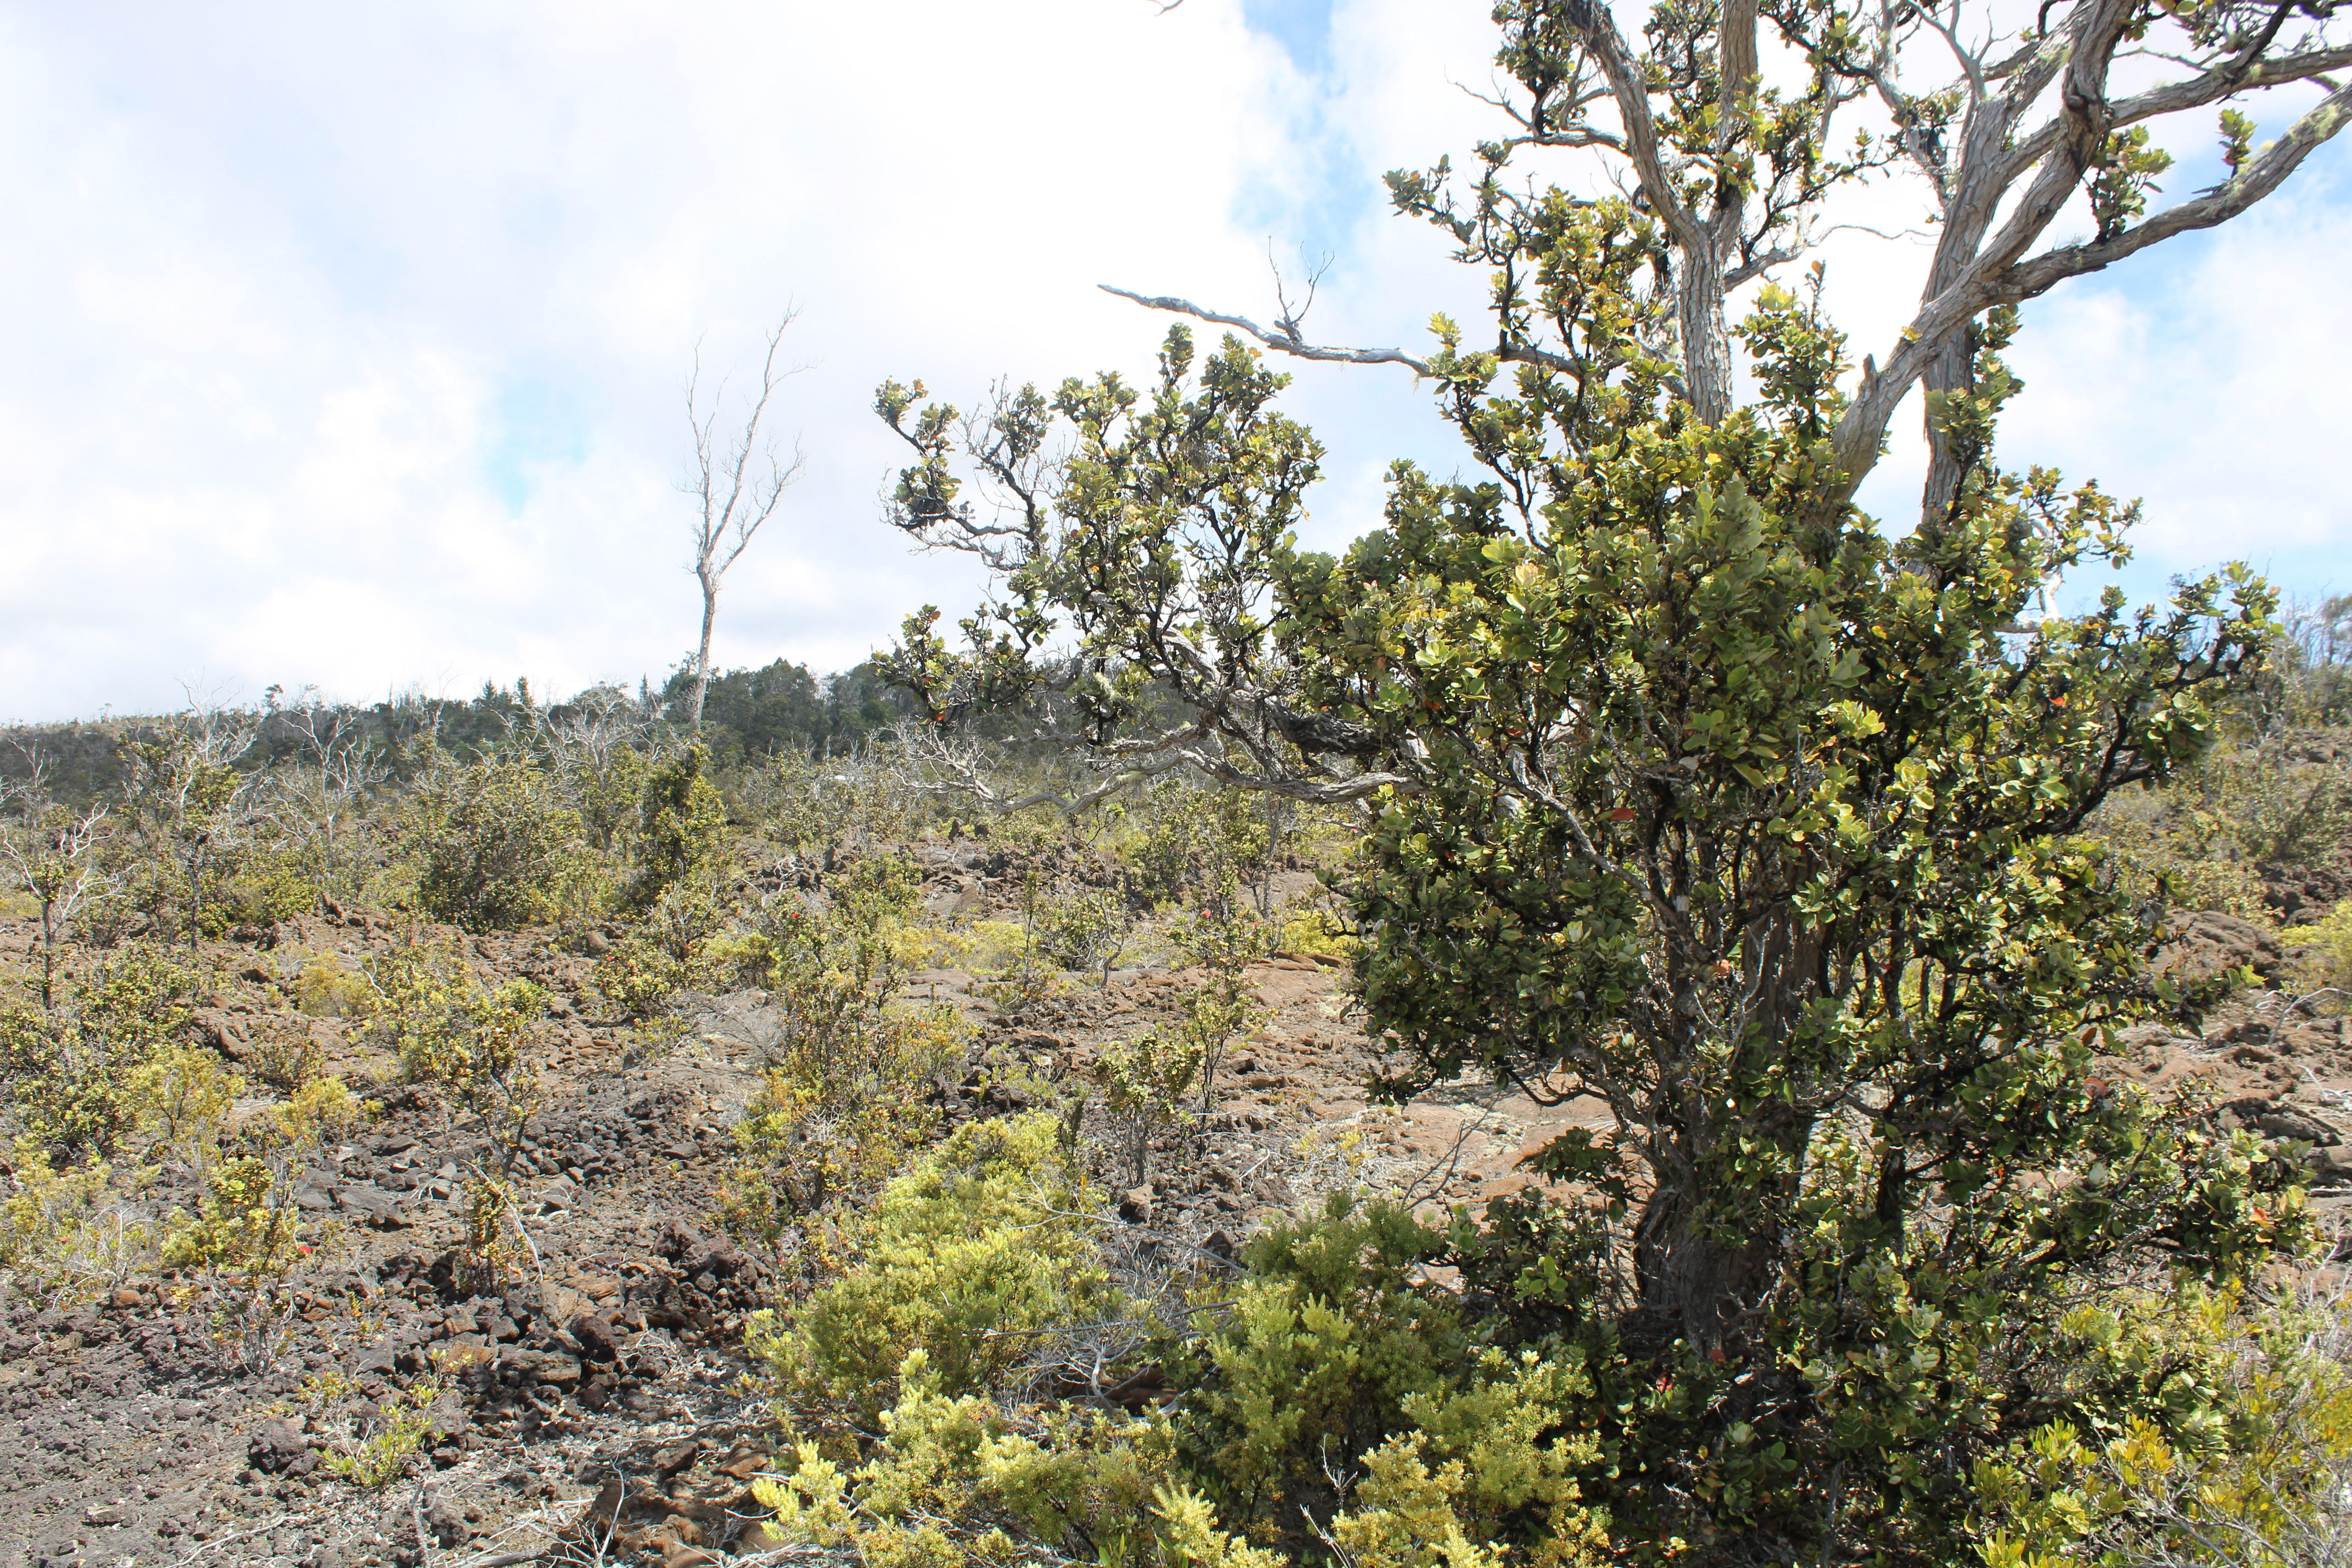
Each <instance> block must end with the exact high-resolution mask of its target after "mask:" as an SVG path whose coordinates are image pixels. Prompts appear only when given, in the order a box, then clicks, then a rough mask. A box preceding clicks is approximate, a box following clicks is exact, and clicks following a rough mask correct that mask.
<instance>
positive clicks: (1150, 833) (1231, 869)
mask: <svg viewBox="0 0 2352 1568" xmlns="http://www.w3.org/2000/svg"><path fill="white" fill-rule="evenodd" d="M1267 810H1268V806H1267V804H1266V803H1265V802H1263V801H1259V800H1254V799H1252V798H1251V797H1250V796H1249V795H1246V794H1244V792H1243V791H1240V790H1236V789H1223V788H1215V787H1211V786H1207V785H1202V784H1192V783H1189V782H1181V781H1180V782H1174V783H1169V784H1161V785H1160V786H1159V787H1158V788H1156V789H1153V790H1151V791H1150V792H1149V793H1148V794H1146V795H1142V796H1141V797H1140V798H1139V799H1138V800H1137V801H1135V802H1134V803H1133V804H1132V805H1129V806H1128V807H1127V810H1126V831H1125V832H1124V833H1122V834H1121V835H1120V845H1119V847H1120V850H1121V858H1123V859H1125V861H1126V862H1127V864H1128V866H1129V869H1130V872H1131V874H1132V875H1133V877H1134V879H1135V882H1134V885H1135V891H1136V894H1137V896H1138V897H1139V898H1141V899H1142V900H1145V901H1146V902H1147V903H1155V904H1156V903H1168V902H1174V901H1180V900H1182V899H1183V898H1184V897H1185V895H1186V894H1188V893H1190V892H1192V890H1193V889H1196V888H1199V887H1200V886H1202V882H1203V880H1204V879H1209V878H1211V877H1213V876H1214V875H1215V874H1216V873H1218V872H1219V871H1221V870H1222V871H1223V872H1226V873H1228V874H1238V873H1240V872H1242V871H1245V870H1250V869H1260V870H1262V869H1263V868H1264V867H1265V863H1266V860H1267V858H1268V855H1269V852H1270V850H1271V848H1272V846H1273V843H1274V838H1275V832H1274V827H1273V826H1272V825H1271V824H1270V821H1269V818H1268V816H1267V815H1266V813H1267Z"/></svg>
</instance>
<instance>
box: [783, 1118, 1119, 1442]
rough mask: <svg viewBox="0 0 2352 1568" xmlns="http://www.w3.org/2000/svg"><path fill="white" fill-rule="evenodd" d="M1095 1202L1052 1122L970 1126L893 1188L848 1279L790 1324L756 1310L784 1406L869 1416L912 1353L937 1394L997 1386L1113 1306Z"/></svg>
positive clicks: (890, 1392)
mask: <svg viewBox="0 0 2352 1568" xmlns="http://www.w3.org/2000/svg"><path fill="white" fill-rule="evenodd" d="M1087 1205H1088V1199H1087V1186H1086V1180H1085V1177H1084V1174H1083V1173H1081V1172H1080V1171H1078V1170H1077V1169H1076V1167H1075V1166H1074V1165H1073V1164H1072V1163H1071V1161H1070V1159H1069V1156H1068V1153H1067V1152H1066V1150H1065V1149H1064V1148H1063V1145H1062V1140H1061V1126H1060V1123H1059V1122H1058V1121H1055V1119H1054V1118H1052V1117H1050V1116H1042V1115H1033V1116H1028V1117H1024V1118H1022V1119H1020V1120H1018V1121H976V1122H971V1123H970V1124H968V1125H966V1126H964V1127H962V1128H961V1129H959V1130H958V1131H956V1133H955V1134H954V1135H953V1136H952V1137H950V1138H949V1139H948V1140H947V1141H946V1142H944V1143H942V1144H940V1147H939V1148H937V1149H936V1150H934V1151H932V1152H929V1153H928V1154H926V1155H924V1156H923V1157H922V1158H921V1159H920V1160H919V1161H918V1162H917V1163H915V1165H914V1166H913V1167H912V1168H911V1169H910V1170H908V1172H907V1173H905V1174H903V1175H901V1176H899V1177H898V1178H897V1179H896V1180H894V1181H892V1182H891V1183H890V1184H889V1185H888V1186H887V1187H886V1188H885V1189H884V1190H883V1193H882V1196H881V1199H880V1202H879V1203H878V1204H877V1205H876V1208H875V1212H874V1215H873V1216H872V1221H871V1227H870V1230H868V1231H867V1232H866V1234H865V1235H864V1236H862V1237H859V1238H858V1240H857V1243H856V1253H855V1257H854V1260H853V1261H852V1262H851V1264H850V1266H849V1267H848V1268H847V1269H846V1270H845V1272H844V1273H843V1275H842V1276H841V1278H839V1279H835V1280H834V1281H833V1282H831V1283H830V1284H827V1285H825V1286H824V1287H823V1288H821V1289H818V1290H816V1291H815V1292H814V1293H813V1294H812V1295H811V1296H810V1297H809V1298H808V1299H807V1300H805V1301H803V1302H802V1303H801V1304H800V1306H799V1307H798V1308H797V1309H796V1310H793V1313H792V1315H791V1319H790V1321H789V1322H782V1321H779V1320H778V1319H777V1318H776V1317H775V1316H774V1315H773V1314H770V1313H761V1314H759V1315H757V1316H756V1317H755V1318H754V1319H753V1321H752V1326H751V1330H750V1332H749V1337H748V1340H747V1343H748V1344H749V1345H750V1346H751V1351H752V1353H753V1354H754V1355H755V1356H757V1357H758V1358H759V1359H760V1360H761V1362H763V1363H765V1364H766V1366H767V1368H768V1370H769V1373H770V1374H771V1375H772V1377H773V1378H774V1379H775V1381H776V1384H777V1386H778V1388H779V1390H780V1392H781V1393H782V1395H783V1396H784V1397H785V1399H786V1400H787V1401H789V1402H791V1403H792V1404H793V1405H798V1406H803V1407H808V1408H813V1409H817V1410H823V1409H824V1408H827V1407H832V1408H838V1409H841V1410H845V1411H849V1412H855V1413H856V1415H858V1417H859V1418H860V1421H861V1424H863V1423H866V1422H870V1420H871V1419H872V1418H873V1417H875V1416H877V1415H879V1413H880V1412H882V1411H884V1410H887V1409H888V1408H890V1407H891V1406H893V1405H896V1404H898V1402H899V1400H900V1399H901V1397H902V1396H903V1394H905V1393H906V1392H907V1391H906V1389H905V1388H904V1387H903V1386H902V1384H901V1383H900V1378H899V1373H900V1368H901V1364H902V1363H904V1362H905V1361H906V1359H907V1357H908V1352H921V1353H922V1355H923V1357H924V1358H925V1359H924V1362H923V1363H922V1364H923V1369H924V1372H923V1377H924V1383H923V1386H924V1387H925V1388H926V1389H928V1390H929V1392H930V1393H932V1394H938V1395H940V1396H944V1397H947V1398H950V1399H953V1398H958V1397H961V1396H962V1395H965V1394H975V1393H980V1392H983V1391H987V1390H992V1389H994V1388H996V1387H997V1386H999V1385H1000V1384H1003V1383H1004V1382H1005V1381H1006V1380H1007V1379H1008V1377H1009V1376H1010V1374H1011V1373H1013V1369H1015V1368H1017V1367H1019V1366H1021V1365H1023V1364H1024V1363H1026V1362H1028V1361H1029V1360H1030V1359H1031V1358H1032V1357H1033V1356H1034V1354H1035V1352H1037V1350H1038V1349H1039V1343H1038V1338H1037V1336H1039V1335H1041V1334H1043V1333H1045V1332H1047V1331H1052V1330H1055V1329H1056V1328H1058V1327H1060V1326H1061V1325H1064V1324H1066V1323H1068V1322H1070V1321H1073V1320H1075V1319H1077V1318H1080V1317H1082V1316H1085V1315H1086V1314H1087V1312H1088V1311H1089V1310H1092V1309H1097V1308H1099V1307H1101V1306H1103V1305H1105V1304H1106V1303H1107V1300H1108V1295H1107V1291H1108V1287H1107V1284H1106V1281H1105V1277H1104V1276H1103V1275H1102V1274H1101V1273H1100V1271H1099V1270H1097V1269H1096V1268H1092V1267H1091V1266H1090V1263H1091V1259H1090V1251H1091V1246H1090V1244H1091V1237H1090V1235H1089V1230H1090V1224H1091V1217H1090V1215H1089V1213H1088V1207H1087Z"/></svg>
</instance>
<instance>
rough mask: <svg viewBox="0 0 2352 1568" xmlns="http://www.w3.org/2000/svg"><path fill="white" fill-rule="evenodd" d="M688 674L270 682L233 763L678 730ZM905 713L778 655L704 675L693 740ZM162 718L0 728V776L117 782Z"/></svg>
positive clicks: (836, 727)
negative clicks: (331, 698) (546, 728)
mask: <svg viewBox="0 0 2352 1568" xmlns="http://www.w3.org/2000/svg"><path fill="white" fill-rule="evenodd" d="M693 687H694V677H693V673H692V671H691V670H690V669H688V668H684V667H681V668H679V669H677V671H675V672H673V673H672V674H671V675H670V676H669V678H668V679H667V680H665V681H664V682H663V683H662V685H661V686H660V687H658V688H656V687H655V686H653V684H652V683H651V682H650V681H646V680H640V681H639V682H638V683H637V689H635V691H631V690H629V689H627V688H625V687H622V686H618V685H614V684H611V683H606V684H603V685H598V686H593V687H590V688H589V689H586V690H585V691H582V692H579V693H577V694H575V695H574V696H572V698H570V699H568V700H564V701H562V702H556V703H552V704H550V703H547V702H546V701H545V700H544V699H543V697H541V695H540V694H538V693H535V692H533V691H532V689H531V687H530V681H529V680H527V679H519V680H517V681H516V682H515V683H514V684H513V685H512V686H507V687H502V686H499V685H498V684H496V683H495V682H490V681H485V682H484V683H483V685H482V689H481V690H480V691H479V692H478V693H476V694H475V695H474V696H472V697H469V698H450V697H430V696H426V695H425V693H424V692H422V691H421V690H410V691H406V692H403V693H400V694H398V695H395V696H394V697H391V698H388V699H386V700H383V701H381V702H377V703H373V704H371V705H367V706H361V705H358V704H353V703H329V702H321V701H319V700H316V694H315V693H312V692H308V691H306V692H300V693H295V694H292V695H290V696H289V694H288V693H286V692H285V691H284V690H283V689H281V688H278V687H274V686H273V687H271V688H270V689H268V692H267V693H265V694H264V696H263V700H262V702H261V704H260V705H259V707H258V709H257V710H255V711H257V712H258V714H259V715H260V717H261V720H262V722H261V725H260V730H259V734H258V737H257V741H256V742H255V744H254V745H253V747H252V748H251V750H249V751H248V752H246V753H245V755H244V756H242V757H241V758H239V759H238V764H237V765H238V766H239V767H242V768H248V769H264V768H268V767H269V766H270V765H272V764H273V763H278V762H282V761H286V760H289V759H292V758H299V757H301V756H303V755H304V754H305V753H306V752H311V751H314V750H315V749H316V748H317V745H318V740H319V737H320V736H321V735H325V734H331V733H332V734H338V735H340V736H341V737H343V738H344V739H345V741H346V742H348V741H350V740H353V739H356V740H358V741H360V742H362V743H363V744H365V745H367V746H368V747H370V748H371V749H373V750H374V751H376V752H378V753H379V754H380V755H381V756H382V757H383V760H384V761H385V762H386V763H388V764H389V765H390V766H391V767H392V769H393V771H394V773H403V772H404V771H405V769H404V764H405V763H407V762H408V761H410V760H411V759H414V758H415V757H417V756H419V755H421V754H422V753H423V752H424V751H425V749H426V748H427V747H428V745H437V746H438V747H439V748H440V749H441V750H442V751H445V752H449V753H450V754H452V755H454V756H457V757H460V758H472V757H478V756H480V755H482V754H484V753H485V752H489V751H492V750H495V749H496V748H497V747H498V746H499V744H501V743H502V742H506V741H508V740H509V738H511V737H514V736H516V735H517V734H518V733H519V732H527V731H529V730H530V728H532V727H533V726H534V725H536V724H541V723H552V724H559V725H560V724H565V723H568V722H570V721H572V720H574V719H575V718H579V717H582V716H584V715H587V714H591V713H609V712H613V711H614V710H624V711H625V712H626V713H628V714H629V715H630V716H631V717H633V718H635V719H637V720H639V721H642V722H643V723H644V724H645V725H646V727H647V730H648V732H657V731H663V730H671V731H677V732H680V733H682V732H683V731H684V726H685V721H686V715H687V709H688V703H689V702H690V700H691V699H692V695H693ZM913 711H914V705H913V703H912V701H911V700H910V699H909V698H908V695H907V694H906V693H905V692H903V691H897V690H893V689H890V688H889V687H887V686H886V685H885V684H884V683H883V680H882V677H881V675H880V673H879V672H878V671H877V670H876V669H875V668H874V667H873V665H872V664H871V663H866V664H861V665H858V666H857V667H856V668H853V669H848V670H844V671H842V672H840V673H839V674H835V675H823V676H820V675H817V674H814V673H813V672H812V671H811V670H810V669H809V668H808V667H807V666H805V665H799V664H794V663H793V662H792V661H791V660H789V659H781V658H780V659H778V660H776V661H775V662H774V663H773V664H770V665H767V666H765V667H764V668H759V669H731V670H726V671H723V672H715V673H713V674H712V676H711V678H710V692H709V697H708V698H707V700H705V702H704V704H703V712H702V742H703V744H704V745H706V746H708V747H709V750H710V752H711V757H712V761H713V762H714V763H716V764H717V765H719V767H721V768H730V767H733V766H735V765H737V764H740V763H744V762H747V761H751V760H753V759H757V758H760V757H764V756H772V755H782V754H786V753H792V754H798V755H803V756H811V757H817V758H823V757H828V756H835V755H841V754H844V753H846V752H855V751H856V750H857V748H858V747H859V746H860V745H861V744H862V743H863V742H865V741H866V739H867V738H868V737H869V736H872V735H874V734H876V733H877V732H878V731H886V730H888V729H890V728H891V727H892V726H893V725H895V724H897V723H898V722H899V721H901V720H903V719H905V718H907V717H908V716H909V715H911V714H912V713H913ZM170 717H171V716H170V715H165V714H147V715H129V716H124V717H120V718H106V719H100V720H92V721H68V722H66V723H61V724H19V725H12V726H10V727H9V728H8V729H7V730H6V731H5V732H0V781H5V782H8V783H16V782H18V781H21V780H23V779H24V778H25V777H26V775H27V774H28V773H30V771H31V769H32V766H33V759H34V758H35V757H39V758H40V759H42V762H43V764H44V767H45V769H46V772H47V791H46V793H47V795H49V796H50V798H52V799H55V800H58V801H61V802H66V803H69V804H75V805H79V804H83V803H87V802H89V801H91V800H95V799H97V798H99V797H100V796H101V795H109V794H112V793H114V792H115V791H116V790H118V789H119V788H120V787H121V784H122V778H123V759H122V754H121V744H122V742H125V741H140V740H150V739H152V738H154V736H155V734H156V732H157V729H158V726H159V725H161V724H162V723H163V722H164V721H166V720H167V719H169V718H170Z"/></svg>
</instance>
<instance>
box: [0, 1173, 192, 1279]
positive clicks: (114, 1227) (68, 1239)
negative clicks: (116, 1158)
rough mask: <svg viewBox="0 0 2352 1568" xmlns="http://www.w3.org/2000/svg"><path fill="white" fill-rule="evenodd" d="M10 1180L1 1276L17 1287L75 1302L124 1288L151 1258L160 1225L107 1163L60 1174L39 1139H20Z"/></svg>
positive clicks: (3, 1208)
mask: <svg viewBox="0 0 2352 1568" xmlns="http://www.w3.org/2000/svg"><path fill="white" fill-rule="evenodd" d="M8 1176H9V1185H10V1189H11V1190H10V1191H9V1193H8V1194H7V1196H6V1197H5V1198H0V1272H5V1275H6V1277H7V1279H9V1281H10V1282H11V1283H12V1284H14V1285H16V1287H17V1288H19V1289H25V1290H27V1291H28V1292H29V1293H30V1294H33V1295H35V1296H37V1297H40V1298H42V1299H44V1300H50V1301H63V1300H74V1299H76V1298H79V1297H81V1296H86V1295H90V1294H93V1293H95V1292H96V1291H97V1290H98V1289H100V1287H101V1286H104V1285H107V1284H110V1283H115V1282H119V1281H120V1280H121V1279H123V1278H124V1277H125V1276H126V1275H128V1274H129V1273H130V1272H131V1270H132V1269H133V1268H137V1267H138V1266H140V1265H141V1264H142V1263H144V1262H145V1261H146V1260H147V1259H148V1258H149V1256H150V1255H151V1252H152V1247H153V1245H154V1241H155V1226H154V1225H153V1223H152V1221H149V1220H146V1219H144V1218H142V1217H141V1216H140V1215H139V1212H138V1206H137V1205H134V1204H132V1203H131V1202H130V1201H129V1200H128V1199H127V1197H126V1195H125V1194H123V1193H122V1192H121V1190H120V1188H119V1185H118V1184H117V1183H116V1182H115V1179H114V1172H113V1170H112V1168H111V1167H110V1166H109V1165H107V1164H106V1163H104V1162H103V1161H94V1162H92V1163H89V1164H86V1165H83V1166H81V1167H80V1168H79V1169H77V1170H68V1171H59V1170H58V1169H57V1168H56V1167H55V1166H54V1165H52V1164H51V1163H49V1154H48V1151H47V1150H46V1149H44V1148H43V1147H42V1146H41V1144H40V1142H39V1141H38V1140H37V1139H34V1138H19V1139H17V1140H16V1147H15V1148H14V1149H13V1150H12V1151H11V1152H10V1153H9V1156H8Z"/></svg>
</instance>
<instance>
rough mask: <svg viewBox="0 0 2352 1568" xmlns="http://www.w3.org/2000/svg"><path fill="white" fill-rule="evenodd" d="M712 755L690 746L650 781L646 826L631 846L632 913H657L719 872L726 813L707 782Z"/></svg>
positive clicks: (643, 817) (629, 892)
mask: <svg viewBox="0 0 2352 1568" xmlns="http://www.w3.org/2000/svg"><path fill="white" fill-rule="evenodd" d="M708 763H709V752H706V751H704V750H703V749H702V748H701V747H700V746H688V748H687V749H686V750H685V751H683V752H679V753H677V755H676V756H675V757H672V758H671V759H670V760H669V761H668V762H667V763H662V764H661V765H660V766H659V767H656V768H655V769H654V770H653V772H652V773H651V775H650V776H649V777H648V778H647V779H646V792H645V804H644V807H643V811H642V815H641V821H642V826H640V827H639V828H638V829H637V833H636V837H635V843H634V844H633V845H632V846H631V859H632V860H633V861H634V863H635V870H634V872H633V873H632V875H631V877H630V880H629V885H628V889H627V901H628V905H629V907H630V908H631V909H633V910H638V911H640V912H642V911H644V910H650V909H652V908H653V907H654V906H655V905H656V903H658V902H659V901H660V900H662V898H663V897H664V895H666V894H667V893H669V892H670V891H671V890H672V889H677V888H681V887H688V886H692V885H695V884H698V883H702V882H707V881H708V880H709V879H711V877H712V876H713V875H714V874H715V873H716V872H717V870H718V868H719V840H720V835H721V834H722V833H723V831H724V830H725V828H726V826H727V808H726V806H725V805H724V804H723V803H722V802H721V801H720V799H719V792H718V790H716V789H714V788H713V787H712V786H711V784H710V781H709V779H708V778H706V777H704V776H703V772H704V769H705V767H706V765H707V764H708Z"/></svg>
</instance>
